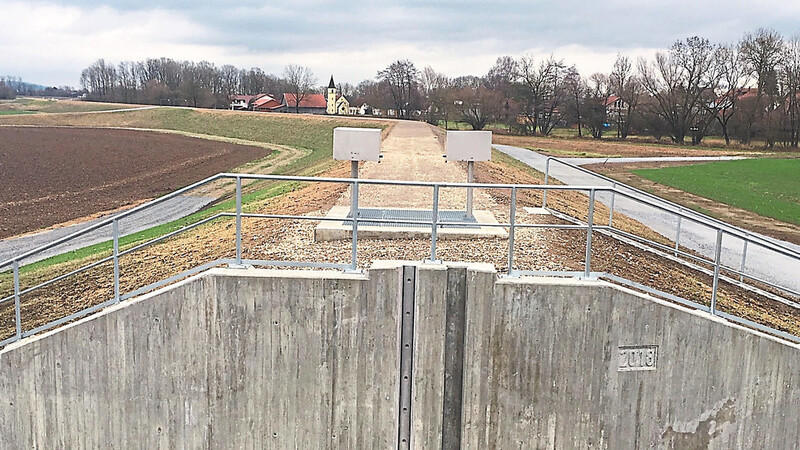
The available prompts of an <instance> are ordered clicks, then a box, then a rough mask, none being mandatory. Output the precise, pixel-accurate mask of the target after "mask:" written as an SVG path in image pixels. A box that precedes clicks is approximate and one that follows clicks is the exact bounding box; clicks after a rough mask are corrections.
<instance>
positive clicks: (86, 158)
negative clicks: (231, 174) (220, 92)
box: [0, 127, 270, 238]
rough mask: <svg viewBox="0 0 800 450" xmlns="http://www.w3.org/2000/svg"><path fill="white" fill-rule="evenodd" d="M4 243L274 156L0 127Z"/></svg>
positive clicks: (156, 138) (154, 138)
mask: <svg viewBox="0 0 800 450" xmlns="http://www.w3.org/2000/svg"><path fill="white" fill-rule="evenodd" d="M0 141H2V142H3V146H2V148H0V238H4V237H8V236H13V235H16V234H20V233H25V232H29V231H34V230H37V229H40V228H44V227H48V226H51V225H54V224H58V223H62V222H67V221H70V220H74V219H77V218H81V217H84V216H86V215H89V214H93V213H97V212H100V211H107V210H112V209H116V208H119V207H121V206H125V205H128V204H131V203H135V202H138V201H141V200H143V199H147V198H153V197H156V196H159V195H163V194H165V193H168V192H171V191H173V190H175V189H178V188H180V187H182V186H185V185H187V184H190V183H192V182H195V181H199V180H201V179H203V178H206V177H208V176H211V175H214V174H216V173H218V172H221V171H226V170H229V169H231V168H234V167H237V166H239V165H241V164H244V163H247V162H249V161H252V160H254V159H258V158H263V157H265V156H267V155H268V154H269V153H270V151H269V150H267V149H265V148H262V147H256V146H244V145H236V144H231V143H225V142H213V141H209V140H205V139H197V138H191V137H186V136H180V135H176V134H165V133H155V132H145V131H133V130H100V129H69V128H42V127H0Z"/></svg>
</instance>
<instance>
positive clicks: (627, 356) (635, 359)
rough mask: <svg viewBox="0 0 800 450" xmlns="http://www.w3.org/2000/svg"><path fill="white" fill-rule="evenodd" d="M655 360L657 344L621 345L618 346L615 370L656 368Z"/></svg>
mask: <svg viewBox="0 0 800 450" xmlns="http://www.w3.org/2000/svg"><path fill="white" fill-rule="evenodd" d="M657 362H658V346H657V345H633V346H621V347H619V366H618V367H617V371H618V372H630V371H633V370H656V363H657Z"/></svg>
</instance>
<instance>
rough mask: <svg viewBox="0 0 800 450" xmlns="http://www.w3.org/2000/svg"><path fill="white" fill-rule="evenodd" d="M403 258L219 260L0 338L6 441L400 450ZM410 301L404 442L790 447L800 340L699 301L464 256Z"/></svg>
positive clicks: (440, 268) (423, 272)
mask: <svg viewBox="0 0 800 450" xmlns="http://www.w3.org/2000/svg"><path fill="white" fill-rule="evenodd" d="M403 264H409V263H407V262H406V263H403V262H392V263H381V264H376V266H375V267H373V269H371V270H370V271H369V273H368V276H361V275H347V274H341V273H336V272H312V271H257V270H221V269H217V270H214V271H211V272H209V273H207V274H205V275H203V276H199V277H195V278H193V279H190V280H188V281H186V282H183V283H180V284H178V285H175V286H172V287H170V288H167V289H164V290H161V291H159V292H156V293H154V294H152V295H150V296H147V297H143V298H141V299H139V300H135V301H131V302H125V303H122V304H120V305H117V306H116V307H114V308H110V309H107V310H106V311H103V312H102V313H100V314H97V315H94V316H92V317H89V318H86V319H84V320H82V321H80V322H76V323H74V324H71V325H69V326H66V327H63V328H61V329H58V330H55V331H53V332H50V333H47V334H44V335H41V336H39V337H35V338H31V339H27V340H24V341H23V342H20V343H17V344H14V345H12V346H9V347H7V348H5V349H3V350H0V448H31V447H39V448H111V447H113V448H132V447H133V448H365V447H366V448H381V449H383V448H394V447H395V445H396V443H397V436H398V414H399V411H398V409H399V406H398V404H399V397H398V396H399V364H400V363H399V354H400V348H399V346H400V340H399V328H400V313H401V309H400V308H401V297H402V289H403V282H404V279H403V271H402V265H403ZM414 312H415V325H414V355H413V358H414V359H413V367H414V374H413V381H414V383H413V389H412V414H411V419H412V421H411V429H412V441H411V443H412V448H417V449H429V448H448V449H451V448H470V449H471V448H497V449H506V448H608V449H625V448H651V447H656V448H659V447H660V448H681V449H684V448H742V449H744V448H792V447H794V446H796V443H798V442H800V427H798V426H797V423H798V420H799V419H800V409H798V407H797V405H798V404H800V348H798V346H796V345H788V344H786V343H784V342H782V341H779V340H776V339H773V338H771V337H768V336H765V335H763V334H760V333H756V332H753V331H750V330H747V329H743V328H741V327H738V326H735V325H731V324H728V323H726V322H724V321H722V320H720V319H716V318H711V317H709V316H708V315H706V314H703V313H698V312H692V311H689V310H686V309H684V308H681V307H677V306H675V305H672V304H668V303H664V302H661V301H658V300H654V299H652V298H650V297H646V296H642V295H639V294H636V293H633V292H631V291H628V290H625V289H621V288H618V287H615V286H611V285H609V284H606V283H602V282H588V281H587V282H579V281H570V280H554V279H519V280H514V279H499V280H498V279H497V277H496V274H495V273H494V271H493V270H492V269H491V268H490V267H488V266H486V265H464V264H427V265H420V266H419V267H418V269H417V272H416V280H415V305H414ZM621 355H622V356H624V358H622V357H621ZM621 362H624V364H621Z"/></svg>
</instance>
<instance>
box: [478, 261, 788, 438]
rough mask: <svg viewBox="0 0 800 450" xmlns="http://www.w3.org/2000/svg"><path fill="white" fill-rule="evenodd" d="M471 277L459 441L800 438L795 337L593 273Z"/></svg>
mask: <svg viewBox="0 0 800 450" xmlns="http://www.w3.org/2000/svg"><path fill="white" fill-rule="evenodd" d="M469 283H470V284H469V287H468V289H469V291H472V292H474V293H480V295H472V296H470V297H469V299H468V302H467V327H466V348H465V355H466V358H465V361H464V370H465V376H464V392H465V396H466V397H465V400H464V405H465V409H464V415H463V423H464V435H463V446H464V448H498V449H507V448H608V449H626V448H677V449H695V448H698V449H700V448H702V449H705V448H739V449H752V448H770V449H773V448H774V449H779V448H780V449H783V448H798V447H800V427H798V423H800V422H799V421H800V408H798V405H800V349H799V348H798V346H796V345H788V344H786V343H783V342H782V341H778V340H776V339H773V338H771V337H767V336H765V335H763V334H760V333H755V332H752V331H750V330H747V329H743V328H741V327H738V326H734V325H731V324H729V323H727V322H724V321H722V320H721V319H716V318H711V317H710V316H709V315H707V314H705V313H699V312H693V311H689V310H686V309H684V308H681V307H677V306H675V305H672V304H668V303H665V302H661V301H658V300H654V299H652V298H649V297H645V296H641V295H638V294H636V293H633V292H631V291H628V290H625V289H621V288H618V287H615V286H611V285H608V284H606V283H603V282H594V283H593V282H577V281H570V280H542V279H539V280H525V279H523V280H511V279H505V280H500V281H499V282H497V283H496V284H493V283H492V280H490V279H487V278H486V277H484V276H479V275H473V276H472V278H470V280H469ZM487 299H491V301H487ZM653 346H657V356H656V358H655V359H654V360H650V361H647V360H643V359H639V358H638V355H636V354H635V352H636V351H639V350H640V349H641V348H645V351H647V350H650V351H652V349H653ZM620 347H622V351H623V352H624V356H625V357H626V358H625V362H626V364H621V363H620V361H621V355H620ZM631 347H633V348H631ZM636 347H640V349H637V348H636ZM631 353H634V355H633V356H631ZM651 355H652V353H651ZM631 358H633V359H631ZM645 358H646V355H645ZM631 361H632V362H633V367H631V364H629V363H630V362H631ZM648 363H652V364H650V365H648ZM632 368H633V369H644V370H631V369H632Z"/></svg>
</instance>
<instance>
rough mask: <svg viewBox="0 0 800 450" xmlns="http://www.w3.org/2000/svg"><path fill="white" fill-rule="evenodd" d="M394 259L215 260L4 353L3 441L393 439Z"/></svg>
mask: <svg viewBox="0 0 800 450" xmlns="http://www.w3.org/2000/svg"><path fill="white" fill-rule="evenodd" d="M398 273H399V272H398V269H396V268H395V269H385V270H376V271H373V272H371V273H370V278H369V279H367V278H366V277H363V276H357V275H346V274H342V273H339V272H312V271H305V272H302V271H294V272H288V271H282V272H281V271H276V272H270V271H256V270H233V269H217V270H213V271H211V272H208V273H206V274H205V275H203V276H199V277H195V278H193V279H190V280H188V281H185V282H182V283H180V284H178V285H175V286H172V287H169V288H166V289H164V290H161V291H158V292H156V293H154V294H152V295H149V296H146V297H142V298H140V299H138V300H134V301H131V302H124V303H121V304H119V305H117V306H116V307H114V308H110V309H107V310H105V311H103V312H101V313H99V314H96V315H94V316H91V317H88V318H86V319H84V320H81V321H79V322H76V323H73V324H70V325H68V326H65V327H63V328H60V329H57V330H55V331H53V332H50V333H47V334H44V335H41V336H38V337H35V338H31V339H26V340H24V341H22V342H20V343H18V344H14V345H11V346H9V347H7V348H5V349H3V350H2V351H0V392H2V395H1V398H2V402H0V448H147V449H156V448H163V449H172V448H354V449H355V448H390V447H391V446H393V445H394V443H395V439H396V433H397V426H396V422H395V420H396V406H397V391H398V384H397V380H396V378H395V377H394V376H392V374H395V373H397V370H398V361H397V357H396V354H397V345H398V342H397V338H396V336H397V328H398V324H397V323H398V317H397V316H398V314H397V313H398V306H397V298H398V296H399V289H400V283H399V281H400V275H399V274H398Z"/></svg>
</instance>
